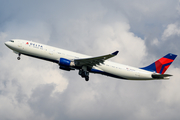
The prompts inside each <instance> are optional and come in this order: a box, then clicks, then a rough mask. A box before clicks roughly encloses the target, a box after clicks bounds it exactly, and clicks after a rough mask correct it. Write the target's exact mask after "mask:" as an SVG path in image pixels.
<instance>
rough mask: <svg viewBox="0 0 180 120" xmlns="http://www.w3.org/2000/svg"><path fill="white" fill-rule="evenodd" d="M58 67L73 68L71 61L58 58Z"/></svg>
mask: <svg viewBox="0 0 180 120" xmlns="http://www.w3.org/2000/svg"><path fill="white" fill-rule="evenodd" d="M59 65H60V66H66V67H70V66H75V64H74V61H71V60H68V59H65V58H60V60H59Z"/></svg>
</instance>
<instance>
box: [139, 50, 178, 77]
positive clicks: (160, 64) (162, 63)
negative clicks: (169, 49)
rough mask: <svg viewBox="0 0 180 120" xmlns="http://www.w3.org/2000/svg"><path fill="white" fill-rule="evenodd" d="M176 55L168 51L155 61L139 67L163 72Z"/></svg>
mask: <svg viewBox="0 0 180 120" xmlns="http://www.w3.org/2000/svg"><path fill="white" fill-rule="evenodd" d="M176 57H177V55H175V54H172V53H169V54H167V55H165V56H164V57H162V58H160V59H159V60H157V61H156V62H154V63H152V64H150V65H149V66H146V67H143V68H141V69H144V70H148V71H152V72H156V73H160V74H164V73H165V72H166V70H167V69H168V68H169V66H170V65H171V63H172V62H173V61H174V59H175V58H176Z"/></svg>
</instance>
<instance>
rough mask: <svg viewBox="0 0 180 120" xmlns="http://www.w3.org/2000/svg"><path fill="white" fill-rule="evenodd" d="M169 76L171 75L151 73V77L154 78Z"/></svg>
mask: <svg viewBox="0 0 180 120" xmlns="http://www.w3.org/2000/svg"><path fill="white" fill-rule="evenodd" d="M169 76H172V75H170V74H152V78H155V79H164V78H166V77H169Z"/></svg>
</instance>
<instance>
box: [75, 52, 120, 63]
mask: <svg viewBox="0 0 180 120" xmlns="http://www.w3.org/2000/svg"><path fill="white" fill-rule="evenodd" d="M118 52H119V51H115V52H113V53H111V54H108V55H103V56H99V57H92V58H83V59H75V60H74V63H75V65H76V66H96V65H99V64H100V63H103V62H104V61H105V60H107V59H109V58H111V57H114V56H116V55H117V54H118Z"/></svg>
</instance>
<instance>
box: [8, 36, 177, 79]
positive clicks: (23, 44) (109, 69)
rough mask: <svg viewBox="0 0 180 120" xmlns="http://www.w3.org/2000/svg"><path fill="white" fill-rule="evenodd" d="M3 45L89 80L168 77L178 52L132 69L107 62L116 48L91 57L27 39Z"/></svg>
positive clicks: (13, 40) (113, 54) (114, 53)
mask: <svg viewBox="0 0 180 120" xmlns="http://www.w3.org/2000/svg"><path fill="white" fill-rule="evenodd" d="M5 45H6V46H7V47H9V48H10V49H12V50H13V51H14V52H15V53H17V54H18V57H17V59H18V60H20V55H21V54H23V55H27V56H31V57H35V58H39V59H43V60H47V61H51V62H54V63H57V64H58V65H59V68H60V69H62V70H67V71H70V70H79V75H80V76H81V77H82V78H85V80H86V81H88V80H89V73H98V74H102V75H107V76H111V77H115V78H120V79H128V80H154V79H169V76H172V75H170V74H164V73H165V71H166V70H167V69H168V67H169V66H170V65H171V63H172V62H173V61H174V59H175V58H176V57H177V55H175V54H172V53H169V54H167V55H165V56H164V57H162V58H160V59H159V60H157V61H156V62H154V63H152V64H150V65H148V66H146V67H142V68H135V67H131V66H127V65H123V64H118V63H115V62H111V61H108V60H107V59H109V58H111V57H114V56H116V55H117V54H118V51H115V52H113V53H112V54H107V55H103V56H98V57H91V56H87V55H83V54H79V53H76V52H71V51H68V50H64V49H59V48H55V47H51V46H48V45H43V44H41V43H36V42H32V41H28V40H21V39H12V40H10V41H7V42H5Z"/></svg>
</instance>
